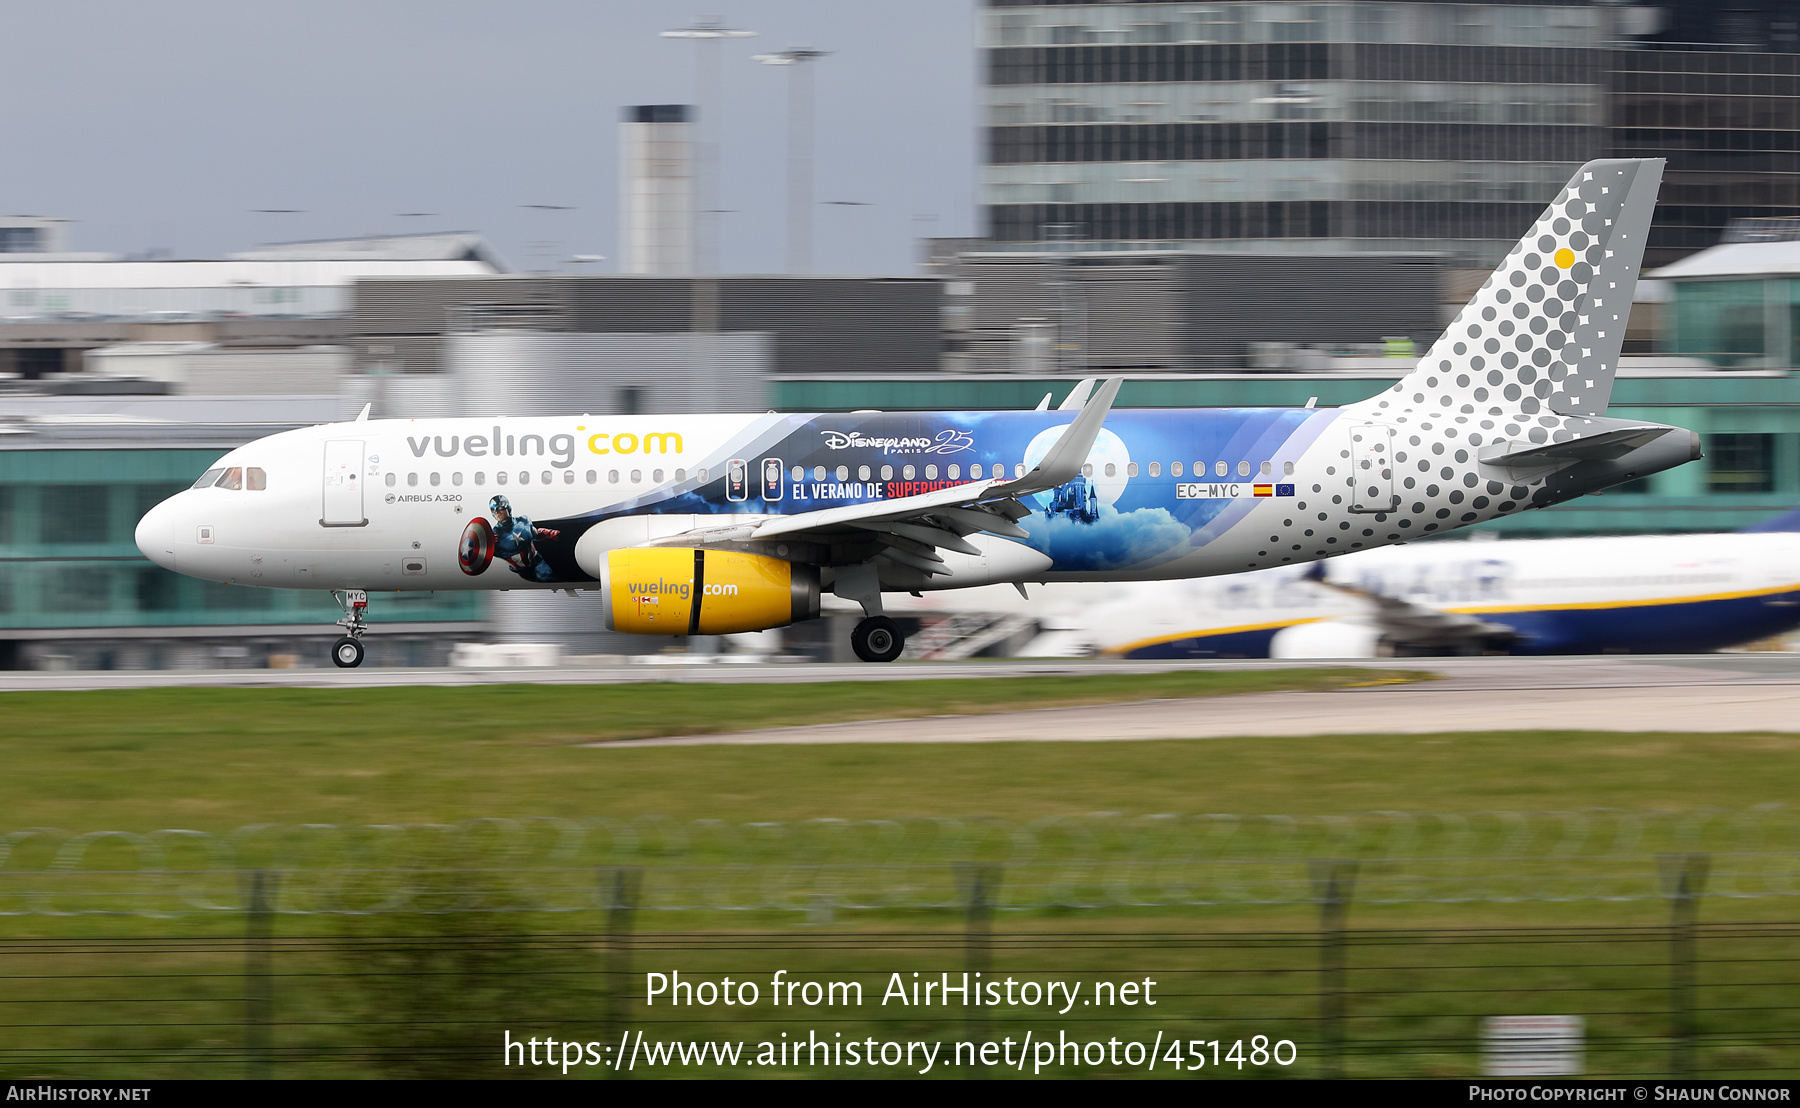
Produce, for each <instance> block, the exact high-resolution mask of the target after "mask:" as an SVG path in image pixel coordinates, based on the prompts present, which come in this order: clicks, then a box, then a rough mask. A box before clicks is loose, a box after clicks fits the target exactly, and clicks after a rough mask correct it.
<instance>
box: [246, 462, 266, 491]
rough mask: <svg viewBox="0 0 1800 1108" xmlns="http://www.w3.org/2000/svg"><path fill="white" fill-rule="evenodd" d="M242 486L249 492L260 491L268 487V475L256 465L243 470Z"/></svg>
mask: <svg viewBox="0 0 1800 1108" xmlns="http://www.w3.org/2000/svg"><path fill="white" fill-rule="evenodd" d="M244 487H245V488H247V489H249V490H250V491H251V492H262V491H263V490H264V489H266V488H268V487H269V475H268V474H266V473H264V472H263V471H262V470H261V469H259V468H258V467H256V466H251V467H250V468H249V469H246V470H245V471H244Z"/></svg>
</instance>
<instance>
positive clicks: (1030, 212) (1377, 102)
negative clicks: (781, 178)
mask: <svg viewBox="0 0 1800 1108" xmlns="http://www.w3.org/2000/svg"><path fill="white" fill-rule="evenodd" d="M1630 18H1632V17H1628V16H1626V15H1622V14H1620V12H1619V11H1616V10H1614V9H1610V8H1607V7H1605V6H1590V5H1574V4H1568V5H1556V4H1542V3H1538V4H1531V3H1525V4H1517V3H1484V4H1360V3H1329V4H1271V3H1248V4H1223V5H1194V4H1167V3H1135V2H1129V0H1128V2H1123V3H1114V4H1105V5H1096V4H1065V3H1047V2H1045V3H1033V4H1026V3H1017V2H1013V0H988V7H987V9H986V11H985V12H984V19H983V31H982V33H983V36H984V38H983V43H982V45H983V46H984V48H985V55H986V76H987V81H986V97H987V102H986V104H985V111H986V116H987V119H986V122H987V125H988V132H987V165H986V167H985V170H984V177H983V183H982V200H983V203H984V204H985V206H986V208H987V212H988V216H989V227H988V235H989V238H990V239H991V240H993V241H994V242H995V243H997V244H1000V245H1001V246H1002V247H1003V248H1004V247H1005V246H1006V244H1019V245H1021V246H1023V245H1025V244H1035V243H1040V242H1043V241H1044V240H1045V239H1046V237H1047V235H1046V232H1045V231H1044V227H1045V226H1046V225H1075V226H1078V227H1079V228H1080V229H1081V234H1080V236H1079V237H1083V238H1086V239H1087V240H1089V241H1090V243H1091V244H1092V246H1093V247H1094V248H1096V249H1107V248H1124V249H1142V248H1154V249H1169V248H1182V246H1183V245H1184V244H1192V245H1193V246H1194V248H1199V249H1209V250H1210V249H1264V250H1276V251H1282V250H1292V251H1307V252H1316V251H1338V250H1429V251H1442V250H1444V249H1446V248H1448V249H1449V250H1451V251H1452V252H1453V253H1454V254H1455V255H1456V256H1457V261H1458V264H1463V265H1470V266H1483V267H1485V266H1487V265H1491V264H1493V263H1494V262H1495V261H1496V260H1497V259H1498V257H1499V255H1500V254H1502V253H1504V251H1505V250H1506V249H1509V248H1510V247H1511V244H1512V242H1513V241H1514V240H1515V239H1516V238H1517V236H1518V234H1519V233H1520V232H1521V231H1522V230H1523V228H1525V227H1527V226H1529V225H1530V222H1531V220H1532V219H1533V218H1535V216H1536V214H1537V212H1538V211H1539V210H1540V209H1541V208H1542V206H1543V204H1544V203H1545V202H1547V200H1548V199H1549V198H1550V197H1551V196H1552V195H1554V194H1555V190H1556V189H1557V188H1558V187H1559V186H1560V185H1561V184H1562V183H1563V182H1564V181H1566V180H1567V179H1568V175H1569V173H1570V172H1572V171H1573V169H1574V167H1575V166H1577V165H1579V164H1580V163H1582V162H1584V161H1587V160H1589V159H1592V158H1600V157H1667V158H1669V167H1668V172H1667V175H1666V177H1665V181H1664V186H1663V193H1662V203H1661V205H1660V207H1659V209H1658V214H1657V221H1656V225H1655V228H1654V229H1653V231H1652V235H1651V241H1650V244H1649V250H1648V252H1647V256H1646V265H1648V266H1652V267H1654V266H1658V265H1663V264H1667V263H1668V262H1671V261H1674V260H1677V259H1678V258H1680V257H1682V256H1685V255H1686V254H1689V253H1692V252H1693V251H1695V250H1698V249H1701V248H1704V247H1706V246H1710V245H1712V244H1713V243H1715V242H1717V241H1718V237H1719V232H1720V231H1721V230H1722V229H1723V227H1724V225H1725V223H1726V221H1727V220H1730V219H1734V218H1740V217H1744V216H1776V215H1788V214H1800V108H1797V107H1796V103H1797V100H1796V98H1797V97H1800V89H1797V88H1796V82H1800V69H1797V68H1796V63H1800V54H1792V53H1786V54H1783V53H1768V52H1762V53H1757V52H1747V51H1753V50H1758V49H1760V50H1764V51H1767V50H1772V49H1780V48H1781V44H1780V43H1776V42H1774V40H1773V39H1771V40H1770V42H1768V43H1761V44H1759V45H1758V46H1755V47H1750V48H1734V49H1732V50H1723V49H1707V48H1704V47H1701V48H1696V47H1693V46H1691V45H1688V46H1681V45H1680V44H1674V43H1665V42H1661V41H1655V40H1652V39H1629V38H1626V37H1625V36H1626V35H1627V34H1634V33H1636V32H1635V31H1632V30H1631V28H1630V27H1628V26H1626V24H1627V23H1628V22H1629V20H1630ZM1621 40H1623V41H1625V42H1627V43H1635V44H1636V45H1623V46H1622V45H1621ZM1784 41H1785V40H1784ZM1246 193H1251V194H1252V195H1244V194H1246ZM1294 204H1303V205H1306V207H1304V208H1303V209H1295V208H1293V207H1291V206H1290V205H1294Z"/></svg>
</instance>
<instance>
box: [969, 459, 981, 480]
mask: <svg viewBox="0 0 1800 1108" xmlns="http://www.w3.org/2000/svg"><path fill="white" fill-rule="evenodd" d="M969 476H970V477H971V478H975V477H980V476H981V463H980V462H976V463H975V464H974V465H972V466H970V467H969Z"/></svg>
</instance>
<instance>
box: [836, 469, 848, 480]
mask: <svg viewBox="0 0 1800 1108" xmlns="http://www.w3.org/2000/svg"><path fill="white" fill-rule="evenodd" d="M837 479H838V480H840V481H848V480H850V467H849V466H839V467H837Z"/></svg>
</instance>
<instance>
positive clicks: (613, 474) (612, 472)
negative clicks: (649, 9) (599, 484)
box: [606, 469, 619, 485]
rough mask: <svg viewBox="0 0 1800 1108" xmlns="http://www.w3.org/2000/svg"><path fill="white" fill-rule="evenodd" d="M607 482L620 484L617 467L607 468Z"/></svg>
mask: <svg viewBox="0 0 1800 1108" xmlns="http://www.w3.org/2000/svg"><path fill="white" fill-rule="evenodd" d="M606 483H607V484H609V485H616V484H618V483H619V471H618V470H616V469H609V470H607V471H606Z"/></svg>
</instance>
